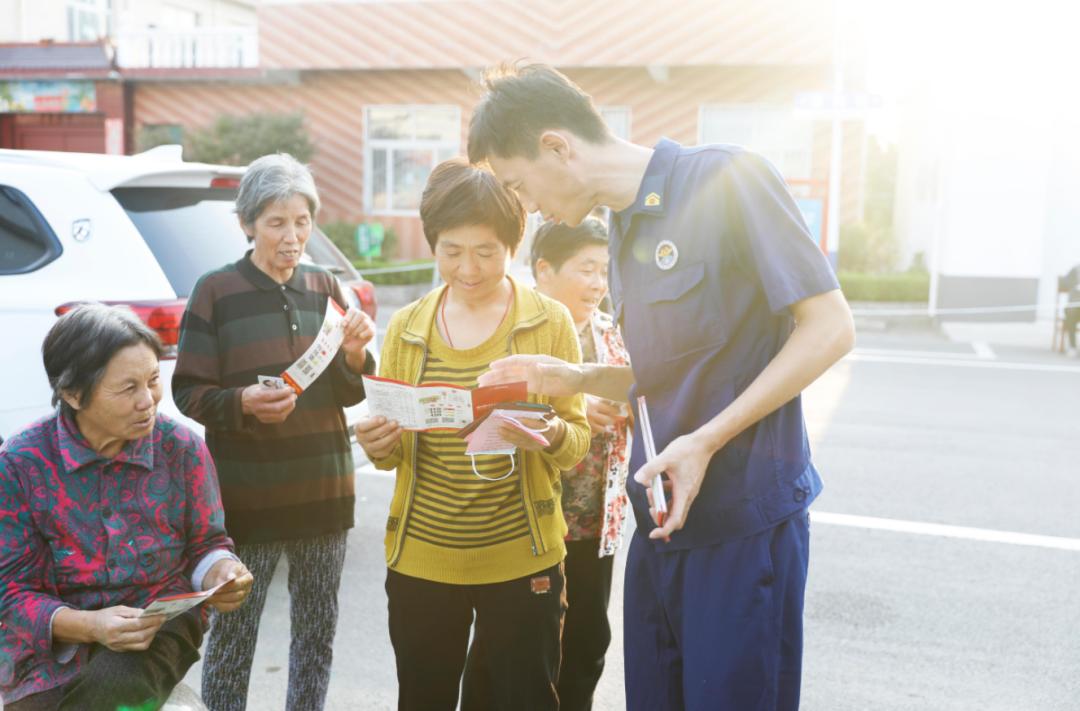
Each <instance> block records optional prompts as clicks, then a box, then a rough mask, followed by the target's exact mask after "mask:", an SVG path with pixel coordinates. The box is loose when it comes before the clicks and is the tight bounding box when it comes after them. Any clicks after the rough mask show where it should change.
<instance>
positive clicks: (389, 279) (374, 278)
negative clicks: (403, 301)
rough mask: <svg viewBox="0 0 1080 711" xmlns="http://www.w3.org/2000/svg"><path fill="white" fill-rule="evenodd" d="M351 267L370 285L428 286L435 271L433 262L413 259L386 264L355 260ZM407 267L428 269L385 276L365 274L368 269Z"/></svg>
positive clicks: (386, 274) (381, 261)
mask: <svg viewBox="0 0 1080 711" xmlns="http://www.w3.org/2000/svg"><path fill="white" fill-rule="evenodd" d="M353 265H355V266H356V268H357V269H359V270H360V273H361V274H363V275H364V278H365V279H367V280H368V281H370V282H371V283H372V284H430V283H431V279H432V273H433V271H434V269H435V260H433V259H414V260H413V261H411V262H387V261H383V260H374V259H373V260H372V261H371V263H370V264H369V263H368V261H367V260H366V259H357V260H354V261H353ZM409 265H424V266H425V267H430V268H429V269H410V270H409V271H402V272H389V273H385V274H368V273H366V271H367V270H369V269H383V268H385V267H402V266H409Z"/></svg>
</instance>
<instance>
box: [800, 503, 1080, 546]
mask: <svg viewBox="0 0 1080 711" xmlns="http://www.w3.org/2000/svg"><path fill="white" fill-rule="evenodd" d="M810 520H811V521H812V522H813V523H821V524H827V525H833V526H848V527H850V528H868V529H874V530H878V531H893V532H895V533H913V534H916V535H920V536H939V537H942V538H960V539H963V540H968V541H984V542H987V543H1008V544H1011V545H1014V546H1034V547H1036V548H1053V549H1056V550H1063V551H1080V538H1062V537H1060V536H1040V535H1037V534H1033V533H1016V532H1014V531H995V530H993V529H989V528H969V527H967V526H949V525H946V524H941V523H923V522H920V521H903V520H900V519H894V518H874V517H871V516H852V515H850V514H838V513H826V512H824V511H811V512H810Z"/></svg>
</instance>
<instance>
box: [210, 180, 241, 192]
mask: <svg viewBox="0 0 1080 711" xmlns="http://www.w3.org/2000/svg"><path fill="white" fill-rule="evenodd" d="M210 187H212V188H231V189H233V190H235V189H236V188H239V187H240V178H213V179H212V180H211V181H210Z"/></svg>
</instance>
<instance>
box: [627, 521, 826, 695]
mask: <svg viewBox="0 0 1080 711" xmlns="http://www.w3.org/2000/svg"><path fill="white" fill-rule="evenodd" d="M809 553H810V528H809V518H808V514H807V512H806V511H802V512H800V513H798V514H796V515H795V516H792V517H791V518H788V519H786V520H785V521H783V522H782V523H780V524H779V525H777V526H776V527H774V528H771V529H768V530H766V531H763V532H761V533H758V534H755V535H752V536H749V537H747V538H741V539H737V540H733V541H728V542H725V543H720V544H717V545H713V546H706V547H702V548H692V549H689V550H682V551H664V550H663V548H662V547H660V548H657V547H655V545H654V543H653V542H652V541H650V540H649V539H648V538H647V537H646V536H645V535H642V534H641V533H640V532H636V533H634V536H633V539H632V540H631V542H630V550H629V553H628V555H627V560H626V580H625V587H624V591H625V597H624V607H623V625H624V630H623V640H624V641H623V644H624V650H625V652H624V653H625V671H626V707H627V709H628V711H681V710H682V709H687V710H688V711H703V710H704V709H717V710H724V711H794V710H795V709H798V707H799V687H800V680H801V671H802V639H803V637H802V617H803V593H804V591H805V588H806V571H807V563H808V560H809Z"/></svg>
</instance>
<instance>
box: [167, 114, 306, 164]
mask: <svg viewBox="0 0 1080 711" xmlns="http://www.w3.org/2000/svg"><path fill="white" fill-rule="evenodd" d="M278 152H281V153H288V154H290V155H292V157H293V158H296V160H298V161H300V162H301V163H307V162H308V161H310V160H311V157H312V156H313V155H314V154H315V149H314V147H313V146H312V144H311V139H309V138H308V135H307V131H306V130H305V129H304V116H303V114H299V113H296V114H251V115H250V116H219V117H218V119H217V120H216V121H214V123H213V124H212V125H211V126H209V127H207V128H203V129H197V130H195V131H192V132H191V134H190V135H189V137H188V141H187V145H186V146H185V147H184V155H185V157H186V158H187V159H188V160H194V161H201V162H203V163H223V164H226V165H247V164H248V163H250V162H251V161H253V160H255V159H256V158H258V157H260V156H264V155H266V154H268V153H278Z"/></svg>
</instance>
